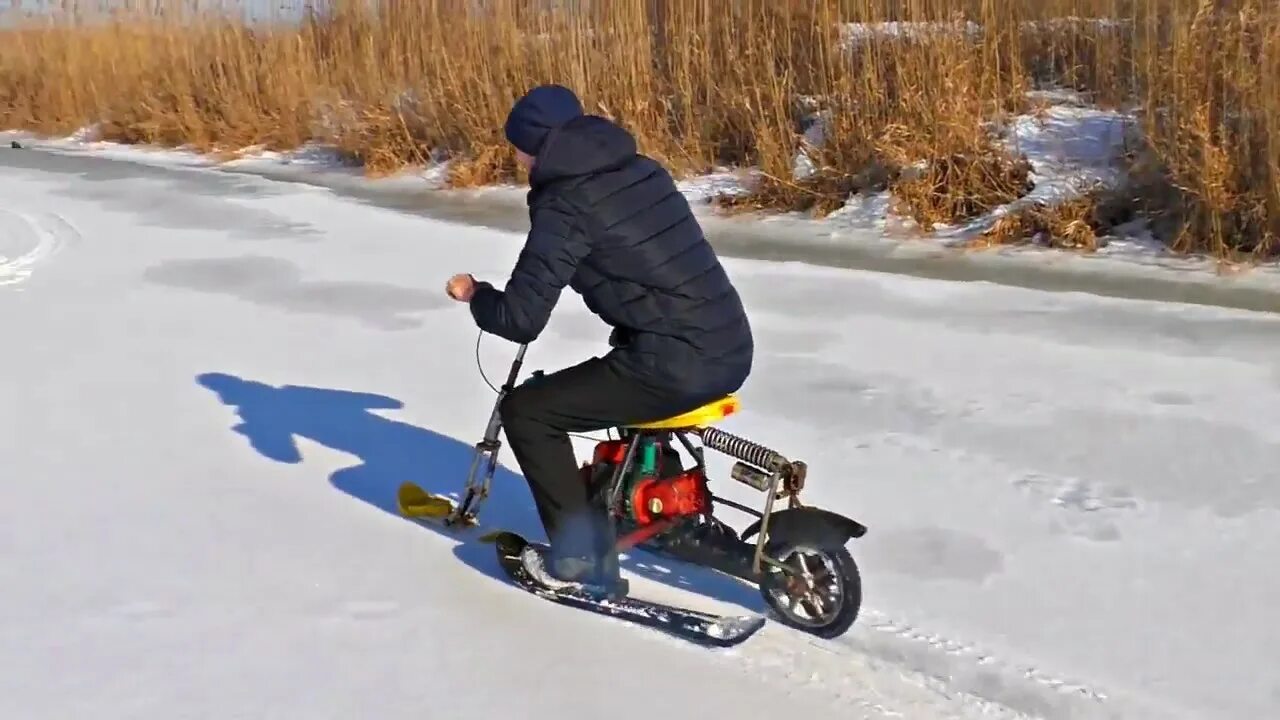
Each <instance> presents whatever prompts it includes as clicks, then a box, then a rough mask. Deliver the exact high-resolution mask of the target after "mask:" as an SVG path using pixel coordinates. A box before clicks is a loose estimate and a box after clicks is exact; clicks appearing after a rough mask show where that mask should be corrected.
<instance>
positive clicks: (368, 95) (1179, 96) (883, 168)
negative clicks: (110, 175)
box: [0, 0, 1280, 258]
mask: <svg viewBox="0 0 1280 720" xmlns="http://www.w3.org/2000/svg"><path fill="white" fill-rule="evenodd" d="M206 4H207V3H206ZM226 4H227V3H223V5H226ZM258 5H262V4H261V3H258ZM60 6H61V7H60V8H58V10H57V11H56V12H52V13H49V14H47V15H43V16H39V17H36V18H28V19H25V20H23V19H21V18H17V17H16V16H12V15H11V16H9V18H8V22H7V24H5V25H2V26H0V127H9V128H24V129H32V130H35V131H38V132H41V133H49V134H53V133H63V134H65V133H68V132H71V131H74V130H76V129H79V128H81V127H84V126H87V125H91V124H96V125H97V126H98V127H99V129H100V130H101V132H102V134H103V135H104V136H105V137H106V138H108V139H115V140H121V141H125V142H147V143H158V144H162V145H171V146H172V145H191V146H194V147H196V148H199V149H202V150H206V151H216V152H231V151H235V150H237V149H240V148H244V147H247V146H267V147H269V148H273V149H286V148H292V147H297V146H298V145H300V144H302V143H305V142H307V141H310V140H317V141H320V142H325V143H329V144H332V145H334V146H336V147H337V148H338V149H339V150H340V151H341V152H342V153H344V154H345V155H347V156H348V157H350V158H351V159H353V160H354V161H357V162H360V163H362V164H364V165H365V167H366V168H367V169H368V170H369V172H371V173H385V172H391V171H395V170H397V169H399V168H402V167H404V166H406V165H412V164H420V163H423V162H425V161H427V160H428V159H432V158H435V159H439V158H442V157H449V158H452V159H453V160H454V162H453V163H451V168H452V176H451V180H452V181H453V182H454V183H455V184H458V185H477V184H487V183H493V182H498V181H506V180H512V179H519V178H518V169H517V167H516V166H515V165H514V163H513V159H512V155H511V153H510V151H509V149H508V148H507V147H506V145H505V143H504V142H503V139H502V135H501V126H502V120H503V118H504V116H505V113H506V111H507V109H508V108H509V107H510V103H511V102H512V101H513V100H514V99H515V98H516V97H517V96H518V95H519V94H520V93H521V92H522V91H523V90H525V89H526V88H528V87H530V86H531V85H534V84H536V83H541V82H552V81H554V82H561V83H565V84H567V85H570V86H571V87H573V88H575V89H577V90H578V91H579V92H580V93H581V94H582V96H583V98H584V101H585V103H586V104H587V106H588V108H589V110H591V111H592V112H596V113H599V114H602V115H606V116H609V117H613V118H615V119H617V120H619V121H620V122H622V123H624V124H625V125H626V126H627V127H628V128H629V129H631V130H632V131H633V132H634V133H635V135H636V137H637V139H638V141H639V143H640V146H641V148H642V151H643V152H645V153H647V154H650V155H652V156H654V157H657V158H659V159H661V160H663V161H664V162H666V163H668V164H669V165H670V166H671V167H672V168H673V169H674V170H675V171H676V172H677V174H681V175H688V174H696V173H701V172H705V171H707V170H709V169H711V168H714V167H717V166H746V165H751V166H755V167H756V168H758V169H759V171H760V177H761V182H760V185H759V187H758V188H757V191H756V193H755V194H754V195H752V196H751V197H748V198H746V199H739V200H735V201H732V202H726V203H724V204H725V205H726V206H737V207H748V208H781V209H790V210H807V211H812V212H814V213H817V214H821V213H824V212H828V211H830V210H832V209H834V208H837V207H839V206H840V205H841V204H842V203H843V202H844V201H845V200H846V199H847V197H848V195H849V194H850V193H852V192H861V191H867V190H880V189H885V188H888V189H889V190H890V191H891V192H893V194H894V197H895V201H896V202H895V207H897V208H899V211H900V212H903V213H905V214H908V215H910V216H911V217H912V218H914V219H915V220H916V221H917V222H919V223H920V224H922V225H924V226H926V227H927V226H929V225H932V224H935V223H938V222H954V221H957V220H963V219H965V218H969V217H972V216H974V215H976V214H979V213H982V212H985V211H986V210H988V209H990V208H991V207H993V206H996V205H999V204H1002V203H1005V202H1008V201H1010V200H1012V199H1014V198H1016V197H1019V196H1020V195H1022V194H1024V193H1025V192H1026V190H1027V188H1028V184H1027V182H1026V170H1027V168H1026V166H1025V164H1023V163H1022V162H1020V160H1019V158H1016V157H1012V156H1010V155H1008V154H1007V152H1006V151H1005V150H1004V149H1003V147H1002V146H1001V145H1000V144H998V143H997V142H995V141H994V138H993V135H992V130H991V128H992V127H998V126H999V125H1000V123H1001V122H1002V121H1003V120H1005V119H1007V118H1008V117H1009V116H1010V115H1011V114H1013V113H1017V112H1023V111H1025V110H1026V109H1027V108H1028V104H1027V100H1026V91H1027V90H1029V89H1031V88H1032V87H1034V86H1037V85H1054V86H1067V87H1072V88H1075V89H1077V90H1079V91H1081V92H1084V93H1086V94H1087V95H1088V96H1090V97H1091V98H1092V99H1093V101H1094V102H1096V103H1098V104H1102V105H1106V106H1110V107H1119V108H1125V109H1129V110H1133V111H1134V112H1135V113H1136V117H1137V119H1138V124H1139V127H1140V129H1141V131H1142V136H1143V138H1144V144H1143V146H1142V147H1141V148H1139V149H1137V150H1136V151H1135V152H1134V153H1133V154H1132V156H1131V158H1130V160H1129V162H1130V167H1129V168H1128V169H1129V170H1130V171H1131V176H1132V180H1133V182H1131V183H1129V184H1127V185H1126V186H1125V188H1124V189H1123V192H1124V193H1126V195H1125V196H1124V198H1125V201H1126V202H1127V203H1128V204H1129V205H1130V206H1131V207H1132V208H1135V209H1137V210H1140V211H1141V212H1144V213H1146V214H1147V215H1148V216H1149V217H1152V218H1154V219H1155V221H1156V227H1158V228H1159V229H1160V232H1161V233H1162V234H1163V236H1164V237H1165V238H1166V239H1167V241H1168V242H1169V244H1170V245H1171V247H1173V248H1174V249H1175V250H1177V251H1183V252H1209V253H1212V254H1214V255H1217V256H1219V257H1238V256H1242V255H1243V256H1247V257H1253V258H1259V257H1267V256H1269V255H1272V254H1274V253H1275V251H1276V249H1277V246H1276V241H1277V239H1278V238H1280V9H1278V8H1277V7H1276V6H1275V3H1272V2H1264V1H1263V0H1212V1H1210V0H611V1H610V2H590V1H588V0H581V1H580V2H577V3H565V2H560V3H550V2H546V1H545V0H543V1H537V0H488V1H487V2H484V3H478V2H475V0H382V1H381V2H379V3H376V9H375V4H373V3H369V2H362V1H360V0H335V1H334V2H329V3H307V5H306V7H308V8H310V9H311V11H310V12H307V13H298V14H295V15H294V16H292V17H280V18H275V19H267V20H261V19H259V20H255V21H253V22H250V21H247V20H246V19H245V18H244V17H243V15H242V14H237V13H228V12H223V13H222V14H216V13H214V12H212V11H209V10H206V9H204V7H203V6H202V5H201V3H199V2H198V1H197V0H182V1H178V0H148V1H147V2H141V1H136V0H135V1H134V2H128V3H116V8H115V9H114V10H112V11H111V12H105V13H104V12H99V11H97V10H93V9H90V5H89V4H87V3H86V4H84V5H83V6H82V5H80V4H78V3H74V2H63V3H60ZM92 7H94V8H96V7H97V3H94V4H92ZM317 8H318V9H317ZM889 21H899V22H903V23H909V25H900V26H897V28H898V29H902V28H909V30H910V31H909V32H893V31H892V30H893V28H892V27H889V28H888V30H885V31H869V30H868V28H869V27H871V25H870V24H873V23H882V22H889ZM850 23H861V24H860V25H850ZM815 122H817V123H819V127H820V129H821V130H822V135H824V140H823V142H821V143H820V144H817V145H811V144H806V143H805V142H804V139H803V137H802V130H803V129H804V128H805V127H806V125H808V126H812V125H813V123H815ZM800 150H803V151H804V154H805V155H806V157H807V158H808V161H809V168H810V172H809V174H808V175H807V176H805V177H803V178H797V177H795V175H794V165H795V161H796V155H797V152H798V151H800ZM1117 197H1119V196H1118V195H1116V192H1112V193H1111V195H1110V196H1106V194H1105V193H1094V194H1090V195H1087V196H1086V197H1085V198H1083V199H1082V200H1080V201H1076V202H1075V203H1074V204H1071V205H1069V206H1067V207H1066V208H1064V209H1062V210H1059V211H1056V212H1058V214H1059V215H1063V216H1064V217H1066V216H1073V214H1074V216H1078V217H1076V221H1075V222H1074V224H1072V223H1070V222H1068V223H1065V224H1064V223H1060V222H1055V221H1050V220H1048V219H1046V218H1045V217H1043V216H1042V217H1041V218H1040V220H1038V221H1036V222H1029V223H1028V224H1026V225H1025V226H1020V225H1018V223H1017V222H1015V221H1013V220H1009V221H1005V222H1004V224H1003V225H1002V228H1001V230H1000V232H996V233H994V234H992V235H991V237H994V238H998V239H1000V240H1001V241H1011V242H1012V241H1024V240H1026V239H1028V238H1029V237H1030V236H1032V235H1034V234H1036V233H1045V232H1047V233H1050V234H1053V233H1063V234H1064V237H1063V238H1061V242H1059V244H1072V245H1081V246H1084V247H1090V246H1092V244H1094V243H1095V242H1096V237H1092V236H1089V235H1087V234H1086V233H1085V232H1084V230H1083V228H1084V227H1085V226H1089V223H1088V222H1085V221H1084V220H1083V219H1081V218H1083V217H1085V216H1087V215H1088V211H1087V210H1084V209H1081V208H1082V207H1083V206H1082V204H1081V203H1085V204H1087V203H1089V202H1099V201H1105V202H1107V203H1111V204H1114V203H1115V201H1116V198H1117ZM1042 215H1043V212H1042ZM1089 227H1090V228H1091V229H1090V232H1091V233H1092V232H1095V231H1096V230H1100V228H1098V229H1095V228H1093V227H1092V226H1089Z"/></svg>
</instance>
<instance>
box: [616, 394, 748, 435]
mask: <svg viewBox="0 0 1280 720" xmlns="http://www.w3.org/2000/svg"><path fill="white" fill-rule="evenodd" d="M738 407H739V402H738V398H737V396H736V395H733V394H732V393H730V394H729V395H726V396H724V397H722V398H720V399H719V400H715V401H712V402H709V403H707V404H706V405H703V406H702V407H700V408H697V409H695V410H690V411H689V412H687V413H683V414H680V415H677V416H675V417H673V418H667V419H666V420H654V421H653V422H646V423H639V424H636V425H628V426H627V427H628V428H633V429H637V430H682V429H685V428H701V427H706V426H708V425H714V424H715V423H717V422H719V421H721V420H723V419H725V418H727V417H729V416H730V415H732V414H734V413H735V412H737V411H738Z"/></svg>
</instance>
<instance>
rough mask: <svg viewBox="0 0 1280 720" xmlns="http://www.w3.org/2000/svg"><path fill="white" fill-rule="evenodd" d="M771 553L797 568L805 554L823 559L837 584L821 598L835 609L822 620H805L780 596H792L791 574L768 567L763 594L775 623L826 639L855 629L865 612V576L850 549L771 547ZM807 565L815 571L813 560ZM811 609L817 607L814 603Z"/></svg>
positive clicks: (815, 618)
mask: <svg viewBox="0 0 1280 720" xmlns="http://www.w3.org/2000/svg"><path fill="white" fill-rule="evenodd" d="M767 552H768V553H769V555H770V556H771V557H773V558H775V559H777V560H780V561H781V562H783V563H785V564H787V565H790V566H792V567H796V568H798V567H799V566H800V559H799V557H800V556H802V555H803V556H805V557H807V558H815V557H816V558H820V562H821V564H822V566H823V569H824V570H825V571H826V574H827V575H829V576H830V578H831V580H832V581H833V583H832V584H833V585H834V587H828V588H827V589H826V591H825V592H823V593H821V595H820V597H822V598H823V600H824V604H825V603H830V604H831V605H833V606H834V607H833V608H826V607H824V608H822V609H823V610H824V611H823V612H821V613H817V615H818V617H813V618H802V617H799V616H797V614H796V613H795V612H794V611H793V610H792V609H791V607H790V606H789V605H790V603H787V602H785V601H784V600H783V598H782V597H780V595H786V596H787V597H788V598H790V597H791V595H790V594H788V593H787V590H786V581H787V574H786V573H784V572H783V571H782V570H779V569H778V568H770V567H769V566H768V565H766V566H765V568H764V578H763V580H762V582H761V583H760V595H761V596H762V597H763V598H764V601H765V604H767V605H768V606H769V609H770V611H771V614H772V615H773V617H774V619H775V620H777V621H778V622H781V623H782V624H783V625H786V626H788V627H791V628H795V629H797V630H801V631H803V632H807V633H809V634H811V635H816V636H817V637H820V638H824V639H831V638H835V637H839V636H841V635H843V634H845V633H846V632H848V630H849V628H851V627H853V623H854V621H856V620H857V619H858V612H859V611H860V610H861V609H862V576H861V574H860V573H859V572H858V564H857V563H856V562H854V559H853V555H852V554H850V553H849V550H848V548H845V547H843V546H840V547H828V548H814V547H808V546H795V545H784V546H782V547H777V548H769V549H768V550H767ZM807 566H808V567H809V568H810V569H811V570H812V562H811V561H810V562H808V563H807ZM809 606H810V607H816V606H814V605H813V604H812V603H810V605H809Z"/></svg>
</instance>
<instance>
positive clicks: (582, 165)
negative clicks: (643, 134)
mask: <svg viewBox="0 0 1280 720" xmlns="http://www.w3.org/2000/svg"><path fill="white" fill-rule="evenodd" d="M530 188H531V189H530V191H529V195H528V204H529V215H530V219H531V221H532V227H531V229H530V232H529V236H528V239H527V240H526V242H525V245H524V247H523V248H522V249H521V251H520V255H519V258H518V260H517V262H516V266H515V268H514V270H512V273H511V279H510V280H509V281H508V282H507V285H506V287H505V289H504V290H502V291H499V290H497V289H495V288H494V287H493V286H492V285H490V284H488V283H477V287H476V292H475V294H474V296H473V297H472V299H471V314H472V316H473V317H474V318H475V321H476V324H477V325H478V326H479V327H480V328H481V329H482V330H484V331H486V332H489V333H492V334H494V335H499V336H501V337H503V338H506V339H508V340H510V341H512V342H520V343H525V342H531V341H533V340H534V339H535V338H537V337H538V335H539V334H540V333H541V332H542V330H543V328H544V327H545V326H546V323H547V320H548V319H549V317H550V315H551V310H552V308H553V307H554V306H555V304H556V301H557V300H558V299H559V297H560V291H561V290H562V289H563V288H564V287H565V286H569V287H571V288H572V289H573V290H574V291H576V292H577V293H579V294H580V295H581V296H582V298H583V301H584V303H585V304H586V306H587V307H588V308H589V309H590V310H591V311H592V312H594V313H595V314H596V315H598V316H599V317H600V318H601V319H602V320H604V321H605V323H607V324H608V325H610V326H612V327H613V328H614V332H613V335H612V336H611V343H612V344H614V345H615V349H614V350H612V351H611V352H610V353H609V354H608V355H607V356H606V359H607V360H609V361H610V362H613V363H615V365H616V367H618V368H619V369H620V370H621V371H623V372H627V373H630V374H632V375H633V376H634V377H636V378H637V379H638V380H640V381H643V382H646V383H647V384H650V385H652V386H656V387H660V388H663V389H665V390H666V391H668V392H677V393H683V394H686V395H687V396H688V397H689V399H690V401H691V402H710V401H712V400H715V399H716V398H718V397H720V396H723V395H726V394H728V393H730V392H734V391H736V390H738V389H739V388H740V387H741V386H742V384H743V383H744V381H745V380H746V378H747V375H748V374H749V373H750V371H751V364H752V355H753V351H754V344H753V340H752V336H751V327H750V324H749V323H748V322H747V316H746V312H745V311H744V309H743V306H742V301H741V299H740V298H739V296H738V293H737V291H736V290H735V289H734V287H733V285H732V283H730V281H729V277H728V276H727V275H726V274H725V271H724V268H723V267H721V265H720V261H719V260H718V259H717V257H716V254H715V252H714V251H713V250H712V248H711V245H710V244H709V243H708V242H707V241H706V239H705V238H704V237H703V234H702V229H701V227H700V226H699V225H698V221H697V220H696V219H695V218H694V216H693V212H692V211H691V209H690V207H689V204H688V202H687V201H686V200H685V198H684V196H683V195H682V194H681V193H680V192H679V191H678V190H677V188H676V185H675V182H674V181H673V180H672V178H671V176H670V175H669V174H668V173H667V172H666V170H664V169H663V168H662V166H661V165H659V164H658V163H657V162H655V161H654V160H652V159H650V158H647V157H645V156H643V155H639V154H637V152H636V143H635V140H634V138H632V136H631V134H630V133H628V132H627V131H626V130H624V129H622V128H621V127H619V126H617V125H615V124H614V123H612V122H610V121H608V120H606V119H604V118H601V117H596V116H592V115H583V116H581V117H578V118H576V119H574V120H571V121H570V122H568V123H567V124H565V125H563V126H561V127H559V128H557V129H555V130H552V131H551V134H550V135H549V136H548V137H547V139H546V142H545V144H544V145H543V147H542V149H541V150H540V152H539V153H538V159H537V163H536V165H535V166H534V169H533V171H532V173H531V176H530Z"/></svg>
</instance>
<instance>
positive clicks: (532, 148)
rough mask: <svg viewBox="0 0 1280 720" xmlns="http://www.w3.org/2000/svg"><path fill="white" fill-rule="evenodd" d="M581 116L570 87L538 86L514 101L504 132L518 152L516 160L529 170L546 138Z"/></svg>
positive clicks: (579, 105) (575, 96) (580, 107)
mask: <svg viewBox="0 0 1280 720" xmlns="http://www.w3.org/2000/svg"><path fill="white" fill-rule="evenodd" d="M582 113H583V111H582V103H581V102H580V101H579V100H578V96H577V95H574V94H573V91H572V90H570V89H569V88H566V87H564V86H562V85H539V86H538V87H535V88H533V89H532V90H530V91H529V92H527V93H525V94H524V97H522V98H520V99H519V100H517V101H516V104H515V105H514V106H512V108H511V112H510V113H508V114H507V122H506V125H505V126H504V128H503V130H504V131H505V132H506V135H507V141H508V142H510V143H511V144H512V145H514V146H515V148H516V150H518V151H519V152H518V153H517V155H516V158H517V160H519V162H520V164H521V165H524V166H525V167H526V169H528V168H530V167H532V165H533V159H534V158H536V157H537V156H538V152H539V151H540V150H541V149H542V143H543V142H544V141H546V139H547V135H548V134H549V133H550V132H551V131H552V130H554V129H555V128H558V127H560V126H561V125H563V124H565V123H567V122H569V121H570V120H572V119H574V118H576V117H579V116H581V115H582Z"/></svg>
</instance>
